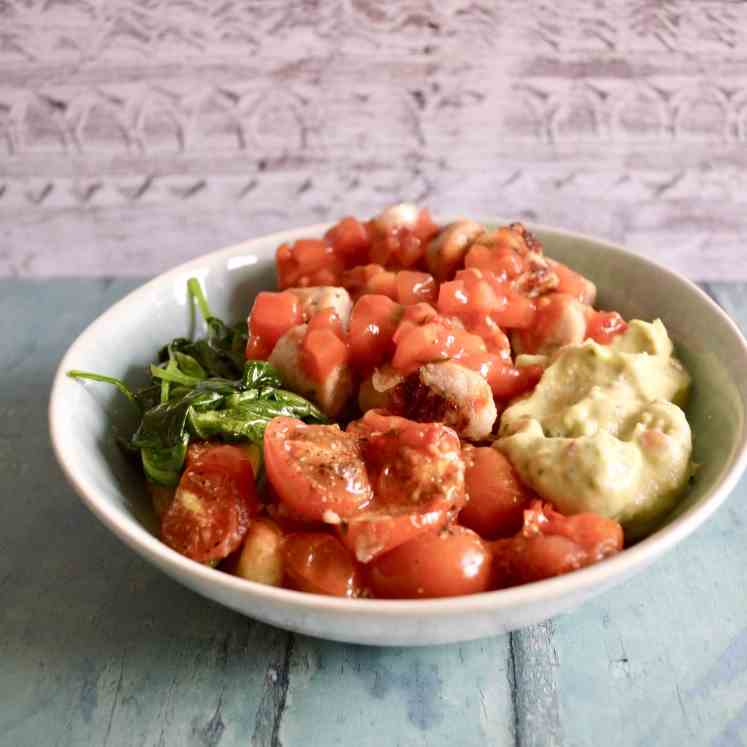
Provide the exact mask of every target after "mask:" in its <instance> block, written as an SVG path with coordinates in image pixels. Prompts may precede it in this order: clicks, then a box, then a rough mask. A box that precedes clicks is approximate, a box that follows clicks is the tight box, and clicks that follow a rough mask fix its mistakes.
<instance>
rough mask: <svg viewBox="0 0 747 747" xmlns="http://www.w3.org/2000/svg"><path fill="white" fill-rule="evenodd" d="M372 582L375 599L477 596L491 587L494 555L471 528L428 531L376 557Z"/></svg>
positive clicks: (458, 527) (372, 565) (457, 527)
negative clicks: (492, 557) (492, 556)
mask: <svg viewBox="0 0 747 747" xmlns="http://www.w3.org/2000/svg"><path fill="white" fill-rule="evenodd" d="M368 578H369V582H370V584H371V588H372V590H373V593H374V596H376V597H381V598H389V599H419V598H420V599H423V598H433V597H456V596H462V595H464V594H477V593H479V592H481V591H487V590H488V589H490V587H491V579H492V570H491V555H490V551H489V550H488V547H487V545H486V544H485V543H484V542H483V541H482V540H481V539H480V537H479V536H478V535H477V534H475V533H474V532H473V531H471V530H470V529H465V528H464V527H460V526H453V527H451V528H450V529H445V530H443V531H440V532H425V533H423V534H419V535H418V536H417V537H415V538H414V539H411V540H410V541H409V542H406V543H404V544H402V545H399V547H396V548H395V549H394V550H391V551H390V552H388V553H386V554H385V555H382V556H380V557H378V558H376V559H375V560H374V561H373V562H372V563H371V566H370V571H369V574H368Z"/></svg>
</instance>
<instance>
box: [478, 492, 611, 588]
mask: <svg viewBox="0 0 747 747" xmlns="http://www.w3.org/2000/svg"><path fill="white" fill-rule="evenodd" d="M622 548H623V530H622V527H621V526H620V525H619V524H618V523H617V522H616V521H613V520H612V519H607V518H605V517H603V516H599V515H597V514H591V513H584V514H576V515H575V516H563V515H562V514H560V513H558V512H557V511H555V510H554V509H553V508H552V506H550V505H549V504H544V505H543V504H542V502H541V501H533V502H532V503H531V504H530V506H529V509H527V510H526V511H525V512H524V526H523V528H522V530H521V531H520V532H519V533H518V534H517V535H516V536H515V537H513V538H511V539H501V540H496V541H495V542H494V543H493V545H492V549H493V569H494V571H495V576H496V581H497V583H498V586H499V587H507V586H515V585H516V584H523V583H529V582H530V581H539V580H541V579H543V578H550V577H552V576H559V575H561V574H563V573H568V572H569V571H574V570H577V569H578V568H582V567H584V566H587V565H592V564H593V563H597V562H599V561H600V560H603V559H604V558H607V557H610V556H611V555H615V554H616V553H618V552H620V551H621V550H622Z"/></svg>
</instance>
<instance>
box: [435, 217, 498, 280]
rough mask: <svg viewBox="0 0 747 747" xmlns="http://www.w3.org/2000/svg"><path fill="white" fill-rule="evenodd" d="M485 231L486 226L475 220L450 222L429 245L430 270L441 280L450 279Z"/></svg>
mask: <svg viewBox="0 0 747 747" xmlns="http://www.w3.org/2000/svg"><path fill="white" fill-rule="evenodd" d="M483 233H485V228H484V227H483V226H482V225H480V224H479V223H476V222H475V221H473V220H458V221H455V222H454V223H450V224H449V225H448V226H446V227H445V228H444V229H443V230H442V231H440V232H439V234H438V235H437V236H436V238H434V239H433V241H431V242H430V244H429V245H428V251H427V253H426V261H427V263H428V271H429V272H430V273H431V275H433V277H434V278H436V280H438V281H439V282H441V281H444V280H450V279H451V277H452V275H453V274H454V273H455V272H456V271H457V270H458V269H459V268H460V267H461V266H462V264H463V260H464V255H465V254H466V253H467V252H468V251H469V248H470V246H471V245H472V243H473V242H474V241H475V239H477V237H478V236H480V235H482V234H483Z"/></svg>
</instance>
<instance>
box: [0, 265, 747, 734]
mask: <svg viewBox="0 0 747 747" xmlns="http://www.w3.org/2000/svg"><path fill="white" fill-rule="evenodd" d="M136 284H137V283H136V282H135V281H133V280H127V281H124V280H116V281H110V280H92V279H88V280H46V281H42V280H38V281H34V280H23V281H21V280H17V279H4V280H0V319H2V320H3V322H2V328H3V333H2V335H0V361H2V377H0V473H1V474H2V491H1V493H2V514H0V516H1V517H2V519H1V520H0V744H3V745H12V746H13V747H22V746H23V745H47V744H55V745H80V744H95V745H104V744H108V745H182V744H186V745H192V744H194V745H211V746H214V745H221V746H222V747H233V745H285V746H286V747H287V746H289V745H300V744H303V745H337V744H339V745H346V746H347V745H351V744H354V745H357V746H360V747H363V746H367V745H429V747H437V746H438V745H459V746H460V747H469V745H482V744H489V745H504V744H507V745H512V744H516V745H522V746H523V747H525V746H526V745H573V746H574V747H575V746H578V747H582V746H586V745H589V746H592V745H594V746H596V745H602V744H603V745H608V746H610V747H612V746H616V745H631V744H636V745H659V746H663V745H701V744H712V745H736V744H745V743H747V594H746V593H745V590H746V589H747V562H746V561H747V542H746V541H745V540H746V539H747V531H746V530H745V516H744V512H743V510H742V503H743V501H744V499H745V497H746V496H747V482H746V481H744V480H743V481H742V482H741V484H740V485H739V487H738V488H737V490H736V491H735V493H734V495H733V496H732V497H731V498H730V499H729V501H728V502H727V503H726V504H725V506H724V507H723V508H722V509H721V510H720V511H719V512H718V513H717V515H716V516H715V517H714V518H713V519H712V520H711V521H710V522H709V523H708V524H707V525H706V526H705V527H703V528H702V529H701V530H700V531H699V532H697V533H696V535H695V536H693V537H691V538H690V539H688V540H687V541H686V542H684V543H683V544H682V545H680V546H679V547H678V548H677V549H676V550H675V551H674V552H672V553H671V554H669V555H668V556H666V557H665V558H664V559H663V560H661V561H660V562H658V563H657V564H656V565H655V566H654V567H653V568H651V569H650V570H649V571H647V572H645V573H644V574H643V575H640V576H638V577H636V578H634V579H632V580H631V581H629V582H628V583H626V584H625V585H624V586H622V587H620V588H618V589H616V590H614V591H612V592H610V593H607V594H606V595H604V596H602V597H601V598H598V599H597V600H596V601H594V602H592V603H590V604H587V605H586V606H584V607H583V608H581V609H579V610H578V611H576V612H575V613H573V614H570V615H568V616H565V617H562V618H558V619H555V620H552V621H550V622H547V623H545V624H543V625H539V626H536V627H533V628H529V629H525V630H522V631H520V632H518V633H515V634H512V635H510V636H503V637H499V638H493V639H488V640H483V641H479V642H475V643H470V644H465V645H460V646H444V647H437V648H424V649H409V650H408V649H401V648H394V649H376V648H365V647H358V646H351V645H342V644H337V643H328V642H324V641H318V640H313V639H310V638H305V637H302V636H296V635H289V634H287V633H284V632H283V631H280V630H276V629H273V628H270V627H268V626H265V625H262V624H259V623H255V622H253V621H252V620H249V619H246V618H244V617H241V616H239V615H237V614H236V613H234V612H231V611H229V610H227V609H223V608H222V607H219V606H217V605H215V604H213V603H211V602H208V601H206V600H205V599H202V598H201V597H199V596H197V595H195V594H193V593H192V592H190V591H188V590H186V589H184V588H182V587H181V586H178V585H177V584H176V583H175V582H173V581H171V580H170V579H168V578H166V577H165V576H163V575H162V574H161V573H159V572H157V571H156V570H155V569H153V568H151V567H150V566H148V565H147V564H146V563H145V562H144V561H142V560H140V559H139V558H138V557H137V556H136V555H134V554H133V553H132V552H130V551H129V550H128V549H127V548H125V547H124V546H123V545H122V544H121V543H119V541H117V540H116V539H115V538H114V537H113V536H112V535H110V534H109V533H108V532H107V531H106V530H105V529H104V528H103V527H102V526H100V525H99V524H98V523H97V521H96V520H95V519H94V518H93V516H91V515H90V514H89V513H88V512H87V511H86V509H85V508H84V507H83V506H82V505H81V504H80V503H79V501H78V499H77V497H76V496H75V494H74V493H73V491H72V489H71V488H70V487H68V485H67V484H66V483H65V481H64V479H63V477H62V474H61V472H60V470H59V469H58V467H57V465H56V463H55V461H54V457H53V455H52V451H51V447H50V444H49V439H48V436H47V420H46V406H47V398H48V393H49V388H50V385H51V381H52V375H53V371H54V369H55V367H56V365H57V363H58V361H59V359H60V357H61V354H62V353H63V351H64V350H65V349H66V348H67V346H68V345H69V343H70V342H71V341H72V339H73V338H74V337H75V336H76V335H77V334H78V333H79V332H80V331H81V330H82V329H83V328H84V327H85V326H86V325H87V324H88V322H89V321H91V320H92V319H93V318H94V317H95V316H96V315H97V314H98V313H99V312H101V311H102V310H104V309H105V308H106V307H107V306H109V305H110V304H111V303H112V302H113V301H115V300H116V299H118V298H120V297H121V296H122V295H123V294H124V293H125V292H127V291H128V290H129V289H131V288H132V287H133V286H134V285H136ZM707 290H709V292H711V293H712V295H714V296H715V297H716V299H717V300H718V301H719V302H720V303H722V304H723V305H724V306H725V307H726V309H727V310H728V311H729V312H730V313H731V314H732V315H733V316H734V317H735V318H736V319H737V320H738V321H739V322H740V323H741V324H742V325H743V328H744V326H745V324H747V286H742V285H740V286H737V285H713V286H709V287H708V288H707Z"/></svg>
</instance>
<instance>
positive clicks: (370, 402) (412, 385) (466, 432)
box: [358, 361, 498, 441]
mask: <svg viewBox="0 0 747 747" xmlns="http://www.w3.org/2000/svg"><path fill="white" fill-rule="evenodd" d="M358 404H359V406H360V408H361V410H364V411H365V410H369V409H375V408H383V409H387V410H389V411H390V412H392V413H394V414H396V415H403V416H404V417H406V418H410V419H411V420H417V421H419V422H421V423H428V422H434V421H440V422H442V423H445V424H446V425H449V426H451V427H452V428H453V429H454V430H455V431H457V433H459V434H460V435H461V436H464V437H465V438H468V439H470V440H472V441H483V440H485V439H486V438H488V437H489V436H490V434H491V432H492V430H493V425H494V424H495V421H496V419H497V417H498V411H497V409H496V406H495V402H494V401H493V393H492V391H491V389H490V385H489V384H488V382H487V381H486V380H485V379H484V378H483V377H482V376H481V375H480V374H479V373H477V372H476V371H472V370H471V369H469V368H465V367H464V366H461V365H460V364H459V363H458V362H456V361H440V362H438V363H426V364H425V365H424V366H421V367H420V368H419V369H418V370H417V371H416V372H415V373H413V374H411V375H410V376H408V377H407V378H406V379H404V380H402V379H401V377H399V378H398V377H397V376H393V375H392V376H390V375H387V374H384V375H382V372H380V371H377V372H375V373H374V374H373V376H372V377H371V378H369V379H368V380H367V381H365V382H364V383H363V384H362V385H361V388H360V391H359V393H358Z"/></svg>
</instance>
